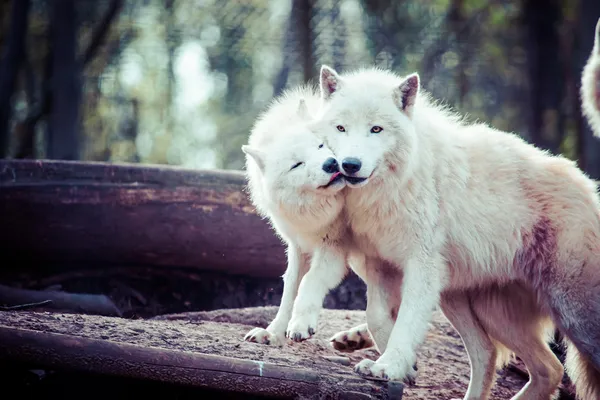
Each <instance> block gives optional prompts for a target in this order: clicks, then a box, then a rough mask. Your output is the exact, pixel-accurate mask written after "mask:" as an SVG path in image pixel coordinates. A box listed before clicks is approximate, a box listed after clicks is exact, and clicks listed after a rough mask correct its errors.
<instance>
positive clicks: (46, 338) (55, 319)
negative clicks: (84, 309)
mask: <svg viewBox="0 0 600 400" xmlns="http://www.w3.org/2000/svg"><path fill="white" fill-rule="evenodd" d="M19 314H20V315H19ZM214 329H218V327H214V328H213V330H214ZM117 330H118V331H121V332H124V333H125V334H124V335H123V336H121V337H122V338H123V337H125V338H127V340H131V341H132V342H131V343H129V342H124V341H119V340H117V339H118V338H117V337H115V336H112V332H114V331H117ZM57 331H58V332H57ZM66 332H73V333H66ZM75 332H76V333H75ZM174 333H175V334H176V335H178V334H182V335H185V336H189V335H192V336H195V337H196V338H197V339H198V340H199V341H200V343H202V342H205V345H207V344H208V343H206V340H207V338H206V334H207V333H208V331H206V330H204V329H202V326H199V327H197V328H196V329H193V330H192V329H186V328H185V327H183V326H181V325H180V326H176V325H174V324H173V323H168V322H158V321H156V322H151V321H147V322H145V323H144V322H143V321H129V320H124V319H120V318H101V317H93V316H85V317H83V316H67V315H51V314H40V313H27V312H19V313H2V312H0V363H2V362H6V363H10V364H12V363H17V364H19V365H27V366H31V367H32V368H36V369H40V368H42V369H44V368H47V369H56V370H61V371H73V372H85V373H94V374H100V375H105V376H113V377H121V378H131V379H137V380H145V381H153V382H161V383H169V384H177V385H185V386H188V387H196V388H204V389H217V390H220V391H226V392H237V393H244V394H248V395H260V396H270V397H276V398H329V399H401V398H402V393H403V385H402V384H399V383H386V382H376V381H371V380H366V379H362V378H360V377H359V376H358V375H356V374H354V373H352V369H351V367H350V366H347V365H343V364H342V365H341V364H340V363H339V362H336V361H329V360H327V359H324V360H323V361H320V360H317V362H314V363H312V364H313V366H312V368H311V367H308V366H307V364H306V363H307V361H306V360H305V361H304V364H294V362H293V361H287V362H286V361H283V360H282V361H271V360H272V359H273V358H272V357H271V358H270V359H269V358H267V359H266V360H265V359H264V357H257V356H258V353H256V352H254V353H252V350H254V349H258V350H259V351H262V350H263V348H264V347H266V346H261V345H257V344H250V343H246V342H241V337H240V339H239V340H240V342H241V343H240V344H239V345H237V346H236V345H235V343H231V342H229V343H227V342H223V343H222V342H219V343H215V344H214V346H219V347H222V348H223V349H224V350H223V351H224V352H227V348H232V349H235V350H237V354H239V355H241V356H242V357H243V356H244V355H245V356H252V355H253V358H251V359H247V358H246V359H244V358H239V357H232V356H230V355H229V354H227V355H222V354H219V355H217V354H204V353H202V352H201V351H197V350H196V351H190V350H189V349H181V348H178V347H177V346H175V345H171V344H169V341H162V342H160V341H159V342H158V343H163V344H162V346H157V345H156V344H154V345H149V343H156V340H157V339H163V338H164V337H165V336H167V337H172V336H173V334H174ZM98 334H100V335H106V339H101V338H98V337H94V336H95V335H98ZM242 335H243V331H240V336H242ZM136 336H137V337H136ZM140 336H141V337H140ZM188 339H189V338H188ZM174 341H175V340H174ZM182 341H183V340H182ZM190 342H196V340H195V339H194V338H191V340H190ZM196 343H197V342H196ZM168 346H172V348H167V347H168ZM240 347H241V348H240ZM238 349H239V350H238ZM245 349H246V350H245ZM244 350H245V351H244ZM264 350H270V351H272V352H273V354H277V353H278V350H277V349H266V348H264ZM237 354H236V355H237ZM307 354H308V353H307ZM307 360H308V356H307ZM10 364H8V365H10ZM308 365H310V364H308Z"/></svg>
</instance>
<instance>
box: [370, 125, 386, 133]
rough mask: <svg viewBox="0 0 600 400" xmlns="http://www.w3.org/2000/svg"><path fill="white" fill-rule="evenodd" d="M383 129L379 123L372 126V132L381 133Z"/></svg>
mask: <svg viewBox="0 0 600 400" xmlns="http://www.w3.org/2000/svg"><path fill="white" fill-rule="evenodd" d="M381 131H383V128H382V127H380V126H377V125H375V126H374V127H372V128H371V133H381Z"/></svg>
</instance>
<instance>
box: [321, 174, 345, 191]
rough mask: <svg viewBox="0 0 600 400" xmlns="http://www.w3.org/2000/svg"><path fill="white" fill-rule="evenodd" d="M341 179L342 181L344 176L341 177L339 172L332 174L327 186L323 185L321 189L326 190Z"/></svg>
mask: <svg viewBox="0 0 600 400" xmlns="http://www.w3.org/2000/svg"><path fill="white" fill-rule="evenodd" d="M342 179H344V175H342V173H341V172H334V174H333V175H331V178H330V179H329V182H328V183H327V185H323V186H321V187H322V188H328V187H329V186H331V185H333V184H335V183H336V182H339V181H341V180H342Z"/></svg>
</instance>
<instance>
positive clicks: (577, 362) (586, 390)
mask: <svg viewBox="0 0 600 400" xmlns="http://www.w3.org/2000/svg"><path fill="white" fill-rule="evenodd" d="M564 343H565V344H566V346H567V355H566V358H565V367H566V370H567V375H569V378H571V382H573V385H575V393H576V396H577V399H579V400H596V399H600V371H598V370H597V369H596V368H595V367H594V366H593V365H592V364H591V363H590V362H589V361H588V360H587V358H586V357H585V356H584V355H583V354H581V353H580V352H579V350H578V349H577V347H575V345H574V344H573V343H572V342H571V341H570V340H568V339H566V338H565V339H564Z"/></svg>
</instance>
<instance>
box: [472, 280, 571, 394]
mask: <svg viewBox="0 0 600 400" xmlns="http://www.w3.org/2000/svg"><path fill="white" fill-rule="evenodd" d="M471 304H472V307H473V309H474V310H475V313H476V315H477V316H478V318H479V320H480V321H481V324H482V326H483V327H484V329H485V330H486V332H487V333H488V334H489V335H490V337H492V338H493V339H495V340H497V341H498V342H500V343H501V344H503V345H504V346H506V347H508V348H509V349H510V350H512V351H513V352H514V353H516V355H517V356H519V358H521V360H522V361H523V362H524V363H525V366H526V367H527V370H528V371H529V382H528V383H527V384H526V385H525V386H524V387H523V388H522V389H521V390H520V391H519V392H518V393H517V394H516V395H515V396H514V397H513V398H512V400H517V399H518V400H524V399H550V398H553V397H552V396H554V395H555V394H556V393H557V389H558V385H559V384H560V382H561V380H562V377H563V375H564V368H563V366H562V364H561V362H560V361H559V360H558V358H557V357H556V356H555V355H554V353H553V352H552V350H551V349H550V346H549V345H548V341H549V339H550V333H552V332H553V326H552V325H551V323H550V320H549V319H548V318H547V317H546V316H545V315H544V314H543V313H542V312H541V311H540V308H539V307H538V305H537V301H536V298H535V296H534V294H533V292H532V291H530V290H528V289H526V288H524V287H522V286H520V285H518V284H509V285H506V286H503V287H501V288H498V289H492V290H489V291H487V292H482V293H480V294H477V295H476V297H474V298H472V302H471Z"/></svg>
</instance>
